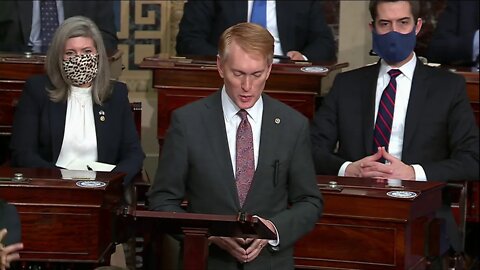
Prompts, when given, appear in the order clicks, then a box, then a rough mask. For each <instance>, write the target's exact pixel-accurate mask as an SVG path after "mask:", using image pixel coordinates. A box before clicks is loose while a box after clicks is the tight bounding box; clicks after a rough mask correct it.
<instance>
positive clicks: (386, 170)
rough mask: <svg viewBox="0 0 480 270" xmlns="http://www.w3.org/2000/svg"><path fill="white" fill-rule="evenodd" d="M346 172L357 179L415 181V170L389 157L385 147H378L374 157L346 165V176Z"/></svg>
mask: <svg viewBox="0 0 480 270" xmlns="http://www.w3.org/2000/svg"><path fill="white" fill-rule="evenodd" d="M372 157H373V160H372ZM377 157H378V158H377ZM379 158H384V159H385V160H387V161H388V163H386V164H384V163H381V162H378V161H377V160H378V159H379ZM351 165H353V166H352V168H350V167H351ZM349 169H350V170H349ZM347 171H349V172H350V173H352V172H354V173H356V174H357V175H358V177H370V178H384V179H402V180H415V170H414V169H413V167H412V166H410V165H407V164H405V163H403V162H402V161H401V160H400V159H398V158H396V157H394V156H392V155H390V154H389V153H388V152H387V151H386V150H385V147H379V148H378V151H377V153H375V154H374V155H372V156H368V157H366V158H363V159H361V160H358V161H356V162H353V163H352V164H350V165H348V166H347V169H346V170H345V175H347ZM347 176H354V175H347Z"/></svg>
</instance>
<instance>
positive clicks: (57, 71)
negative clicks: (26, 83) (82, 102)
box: [45, 16, 112, 105]
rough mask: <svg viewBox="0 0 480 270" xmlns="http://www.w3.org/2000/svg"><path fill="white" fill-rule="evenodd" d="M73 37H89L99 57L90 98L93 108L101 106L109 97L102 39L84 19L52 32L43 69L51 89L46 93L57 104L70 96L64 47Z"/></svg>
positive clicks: (68, 20)
mask: <svg viewBox="0 0 480 270" xmlns="http://www.w3.org/2000/svg"><path fill="white" fill-rule="evenodd" d="M74 37H88V38H91V39H92V40H93V42H94V45H95V48H96V49H97V53H98V72H97V76H96V77H95V79H94V80H93V84H92V85H93V87H92V98H93V101H94V102H95V103H96V104H99V105H102V102H103V101H105V100H106V99H107V98H108V97H109V96H110V95H111V93H112V86H111V83H110V66H109V62H108V56H107V51H106V50H105V45H104V44H103V39H102V35H101V33H100V30H99V29H98V27H97V26H96V25H95V23H94V22H93V21H92V20H90V19H89V18H86V17H83V16H74V17H70V18H68V19H66V20H65V21H64V22H63V23H62V24H61V25H60V26H59V27H58V29H57V30H56V31H55V35H54V36H53V39H52V43H51V45H50V47H49V48H48V52H47V58H46V61H45V69H46V72H47V75H48V77H49V79H50V81H51V82H52V84H53V89H48V88H47V91H48V93H49V96H50V100H52V101H54V102H60V101H63V100H66V99H67V97H68V95H69V92H70V84H69V81H68V79H67V76H66V74H65V71H64V70H63V55H64V52H65V43H66V42H67V40H68V39H70V38H74Z"/></svg>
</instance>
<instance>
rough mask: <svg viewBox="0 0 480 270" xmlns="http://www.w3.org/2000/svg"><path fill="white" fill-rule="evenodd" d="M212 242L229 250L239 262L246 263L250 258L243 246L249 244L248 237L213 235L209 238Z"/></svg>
mask: <svg viewBox="0 0 480 270" xmlns="http://www.w3.org/2000/svg"><path fill="white" fill-rule="evenodd" d="M208 240H210V242H212V243H214V244H215V245H217V246H219V247H220V248H221V249H223V250H226V251H228V253H230V255H232V256H233V257H234V258H235V259H237V260H238V261H239V262H242V263H246V262H247V260H248V254H247V251H246V250H245V249H244V248H243V247H244V245H247V244H248V241H247V239H243V238H233V237H219V236H211V237H209V238H208Z"/></svg>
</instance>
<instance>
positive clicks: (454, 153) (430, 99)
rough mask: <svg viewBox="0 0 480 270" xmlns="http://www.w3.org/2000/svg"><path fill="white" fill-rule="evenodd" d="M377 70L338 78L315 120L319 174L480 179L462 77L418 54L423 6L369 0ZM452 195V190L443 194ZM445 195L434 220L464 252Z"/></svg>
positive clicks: (370, 68)
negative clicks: (424, 61) (441, 222)
mask: <svg viewBox="0 0 480 270" xmlns="http://www.w3.org/2000/svg"><path fill="white" fill-rule="evenodd" d="M370 13H371V16H372V22H371V24H370V27H371V30H372V38H373V50H374V51H375V53H377V54H378V55H379V56H380V57H381V60H380V61H378V63H377V64H376V65H371V66H366V67H362V68H359V69H356V70H352V71H349V72H345V73H341V74H339V75H337V77H336V78H335V82H334V83H333V86H332V89H331V91H330V93H329V94H328V95H327V96H326V98H325V100H324V104H323V105H322V106H321V107H320V108H319V110H318V112H317V113H316V115H315V119H314V123H313V128H312V134H311V135H312V144H313V155H314V161H315V166H316V171H317V173H318V174H331V175H340V176H350V177H373V178H385V179H403V180H411V181H427V180H428V181H430V180H443V181H447V180H476V179H479V136H478V127H477V126H476V124H475V119H474V115H473V112H472V108H471V107H470V104H469V100H468V97H467V93H466V89H465V80H464V79H463V77H461V76H459V75H456V74H454V73H451V72H449V71H447V70H445V69H439V68H432V67H428V66H425V65H423V64H422V62H421V61H419V60H418V59H417V57H416V55H415V52H414V51H413V49H414V47H415V43H416V35H417V34H418V33H419V31H420V29H421V27H422V20H421V18H419V3H418V1H391V0H390V1H371V2H370ZM445 194H447V193H445ZM449 204H450V202H449V201H448V199H447V197H444V204H443V207H442V209H440V210H439V211H438V212H437V215H438V216H439V217H440V218H442V219H443V220H445V222H446V226H447V235H448V238H449V243H450V245H451V246H452V248H453V249H454V250H455V251H457V252H462V251H463V246H462V245H461V241H460V239H459V235H458V231H457V230H456V226H455V223H454V220H453V216H452V215H451V211H450V206H449Z"/></svg>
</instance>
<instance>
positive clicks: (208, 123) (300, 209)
mask: <svg viewBox="0 0 480 270" xmlns="http://www.w3.org/2000/svg"><path fill="white" fill-rule="evenodd" d="M263 101H264V107H263V120H262V129H261V138H260V149H259V157H258V165H257V168H256V171H255V175H254V179H253V182H252V186H251V188H250V191H249V194H248V196H247V198H246V201H245V204H244V206H243V208H241V207H240V205H239V201H238V196H237V189H236V185H235V178H234V174H233V169H232V163H231V159H230V152H229V149H228V142H227V135H226V132H225V121H224V117H223V110H222V105H221V95H220V91H218V92H216V93H215V94H213V95H211V96H209V97H207V98H205V99H201V100H199V101H196V102H194V103H191V104H189V105H187V106H185V107H183V108H180V109H177V110H176V111H174V112H173V114H172V121H171V126H170V128H169V130H168V132H167V136H166V139H165V144H164V146H163V148H162V154H161V158H160V161H159V166H158V170H157V175H156V178H155V182H154V183H153V185H152V188H151V190H150V192H149V202H150V207H151V208H152V209H154V210H161V211H176V212H182V211H184V210H183V209H182V208H181V207H180V204H181V202H182V200H183V199H184V197H185V196H186V195H187V194H188V195H187V196H188V202H189V203H188V209H187V211H188V212H194V213H207V214H224V215H236V214H237V213H238V212H239V211H240V210H243V211H245V212H246V213H249V214H256V215H259V216H261V217H264V218H267V219H270V220H271V221H272V222H273V223H274V224H275V225H276V227H277V229H278V232H279V235H280V246H279V248H280V250H279V251H277V252H273V251H270V250H268V249H267V248H265V249H264V250H262V252H261V254H260V256H259V257H258V258H257V259H255V260H254V261H253V262H251V263H249V264H248V269H293V244H294V242H295V241H296V240H298V239H299V238H300V237H301V236H302V235H304V234H305V233H307V232H308V231H309V230H311V229H312V228H313V226H314V224H315V222H316V221H317V220H318V218H319V217H320V213H321V211H322V207H323V201H322V197H321V195H320V193H319V191H318V188H317V187H316V181H315V170H314V167H313V163H312V158H311V150H310V140H309V137H308V130H309V127H308V122H307V120H306V118H305V117H303V116H301V115H300V114H299V113H298V112H297V111H294V110H293V109H292V108H290V107H288V106H286V105H285V104H283V103H280V102H278V101H276V100H274V99H272V98H270V97H268V96H266V95H263ZM276 118H278V119H280V120H281V122H280V123H279V124H275V119H276ZM276 161H278V164H279V165H278V171H277V172H275V163H276ZM275 175H277V177H275ZM270 252H272V253H270ZM208 266H209V268H210V269H237V262H236V260H235V259H234V258H233V257H232V256H231V255H229V254H228V253H227V252H225V251H223V250H221V249H220V248H218V247H217V246H216V245H211V247H210V253H209V261H208ZM250 267H252V268H250Z"/></svg>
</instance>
